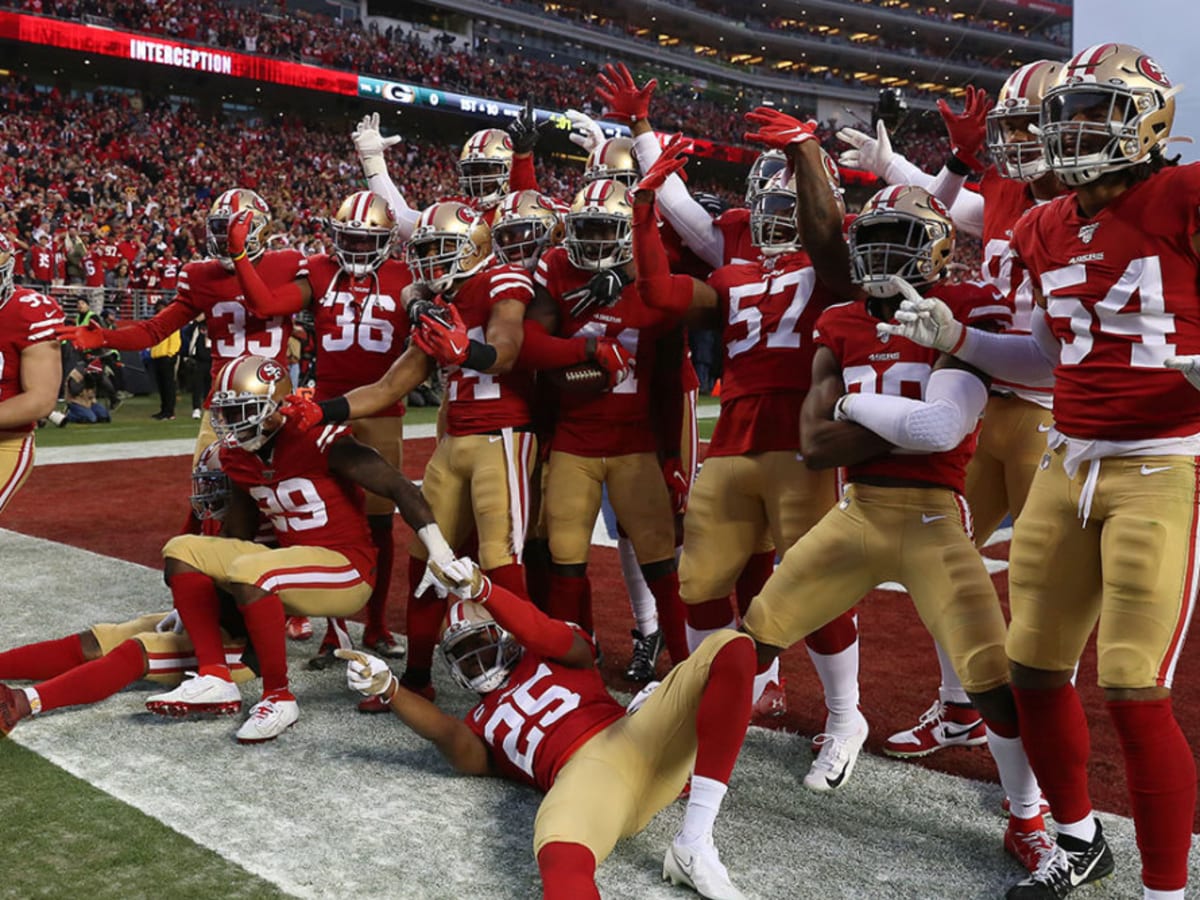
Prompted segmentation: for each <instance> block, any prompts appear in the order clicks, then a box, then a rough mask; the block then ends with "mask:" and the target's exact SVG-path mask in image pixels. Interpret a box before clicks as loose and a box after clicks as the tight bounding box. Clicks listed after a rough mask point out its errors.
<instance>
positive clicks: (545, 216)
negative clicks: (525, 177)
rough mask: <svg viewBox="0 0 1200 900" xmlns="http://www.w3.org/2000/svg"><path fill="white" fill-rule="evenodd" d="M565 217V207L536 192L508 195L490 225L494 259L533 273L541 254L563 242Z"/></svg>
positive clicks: (519, 192) (501, 202)
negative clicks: (530, 270) (532, 270)
mask: <svg viewBox="0 0 1200 900" xmlns="http://www.w3.org/2000/svg"><path fill="white" fill-rule="evenodd" d="M565 213H566V207H565V206H563V205H562V204H560V203H557V202H555V201H554V200H551V199H550V198H549V197H547V196H545V195H544V194H539V193H538V192H537V191H517V192H516V193H512V194H509V195H508V196H506V197H505V198H504V199H503V200H501V201H500V206H499V210H498V215H497V216H496V221H495V223H493V225H492V249H493V250H494V251H495V253H496V259H498V260H500V262H502V263H510V264H512V265H517V266H524V267H525V268H527V269H532V268H533V267H534V266H536V265H537V261H538V258H539V257H540V256H541V255H542V251H543V250H545V249H546V248H547V247H550V246H552V245H554V244H558V243H560V242H561V241H562V238H563V233H564V231H565V229H564V227H563V221H562V217H563V215H564V214H565Z"/></svg>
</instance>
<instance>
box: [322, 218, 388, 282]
mask: <svg viewBox="0 0 1200 900" xmlns="http://www.w3.org/2000/svg"><path fill="white" fill-rule="evenodd" d="M331 227H332V229H333V253H334V256H336V257H337V261H338V263H339V264H340V265H341V267H342V269H343V271H346V272H349V273H350V274H351V275H353V276H355V277H357V278H361V277H363V276H364V275H370V274H371V273H372V272H374V271H376V270H377V269H378V268H379V267H380V266H382V265H383V264H384V263H385V262H387V259H388V257H389V256H390V255H391V252H392V241H393V238H394V232H393V231H392V230H391V229H387V228H369V227H365V226H364V227H353V226H351V225H348V224H346V223H344V222H337V221H335V222H333V223H332V225H331Z"/></svg>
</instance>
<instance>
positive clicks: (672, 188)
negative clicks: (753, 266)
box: [633, 131, 725, 269]
mask: <svg viewBox="0 0 1200 900" xmlns="http://www.w3.org/2000/svg"><path fill="white" fill-rule="evenodd" d="M633 152H634V154H635V155H636V156H637V161H638V165H639V166H640V167H641V169H642V171H643V172H648V171H650V167H651V166H652V165H654V163H655V161H656V160H657V159H658V158H659V156H661V155H662V148H661V147H660V146H659V145H658V138H656V137H655V136H654V133H653V132H650V131H647V132H644V133H643V134H639V135H638V136H637V137H636V138H634V139H633ZM655 199H656V200H657V202H658V208H659V210H660V211H661V212H662V216H663V218H664V219H666V220H667V222H668V223H670V225H671V227H672V228H674V229H675V232H676V234H678V235H679V238H680V240H682V241H683V242H684V244H686V245H687V246H688V248H689V249H690V250H691V251H692V252H693V253H695V254H696V255H697V256H698V257H700V258H701V259H702V260H704V261H705V262H706V263H708V264H709V265H710V266H712V267H713V268H714V269H715V268H717V267H719V266H721V265H723V264H724V262H725V235H724V234H722V233H721V229H720V228H718V227H717V226H716V225H714V224H713V220H712V216H710V215H709V214H708V210H706V209H705V208H704V207H703V206H701V205H700V204H699V203H697V202H696V201H695V200H693V199H692V195H691V194H690V193H688V189H687V186H686V185H685V184H684V183H683V179H682V178H680V177H679V176H678V175H672V176H671V177H670V178H668V179H667V180H666V183H664V184H663V186H662V187H661V188H659V190H658V194H657V196H656V198H655Z"/></svg>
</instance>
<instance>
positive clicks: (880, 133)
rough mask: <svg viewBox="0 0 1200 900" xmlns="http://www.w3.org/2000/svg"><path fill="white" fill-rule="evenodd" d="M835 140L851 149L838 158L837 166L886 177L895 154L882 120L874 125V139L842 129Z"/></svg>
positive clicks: (863, 133) (861, 132) (867, 135)
mask: <svg viewBox="0 0 1200 900" xmlns="http://www.w3.org/2000/svg"><path fill="white" fill-rule="evenodd" d="M837 138H838V140H839V141H842V142H843V143H845V144H849V145H850V147H851V149H849V150H843V151H842V152H841V154H840V155H839V156H838V164H839V165H843V166H845V167H846V168H848V169H865V170H866V171H868V172H872V173H874V174H875V175H878V176H879V177H880V178H886V177H887V170H888V166H889V165H891V162H892V157H894V156H895V155H896V154H895V152H894V151H893V150H892V138H891V136H890V135H889V134H888V130H887V126H886V125H884V124H883V119H880V120H879V121H878V122H876V123H875V137H871V135H869V134H867V133H866V132H863V131H858V130H856V129H854V128H843V129H841V130H840V131H839V132H838V133H837Z"/></svg>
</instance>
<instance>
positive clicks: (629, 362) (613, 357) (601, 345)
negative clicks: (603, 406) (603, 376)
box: [593, 338, 634, 390]
mask: <svg viewBox="0 0 1200 900" xmlns="http://www.w3.org/2000/svg"><path fill="white" fill-rule="evenodd" d="M593 359H594V360H595V362H596V364H597V365H598V366H600V368H602V369H603V370H604V371H605V372H607V373H608V389H609V390H612V389H613V388H615V387H616V386H617V385H618V384H620V383H621V382H622V381H624V380H625V379H626V378H628V377H629V376H630V375H632V374H633V365H634V359H633V357H632V356H631V355H630V354H629V351H628V350H626V349H625V348H624V347H622V346H621V344H620V343H618V342H617V341H615V340H613V339H612V338H599V339H598V340H597V341H596V352H595V354H594V356H593Z"/></svg>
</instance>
